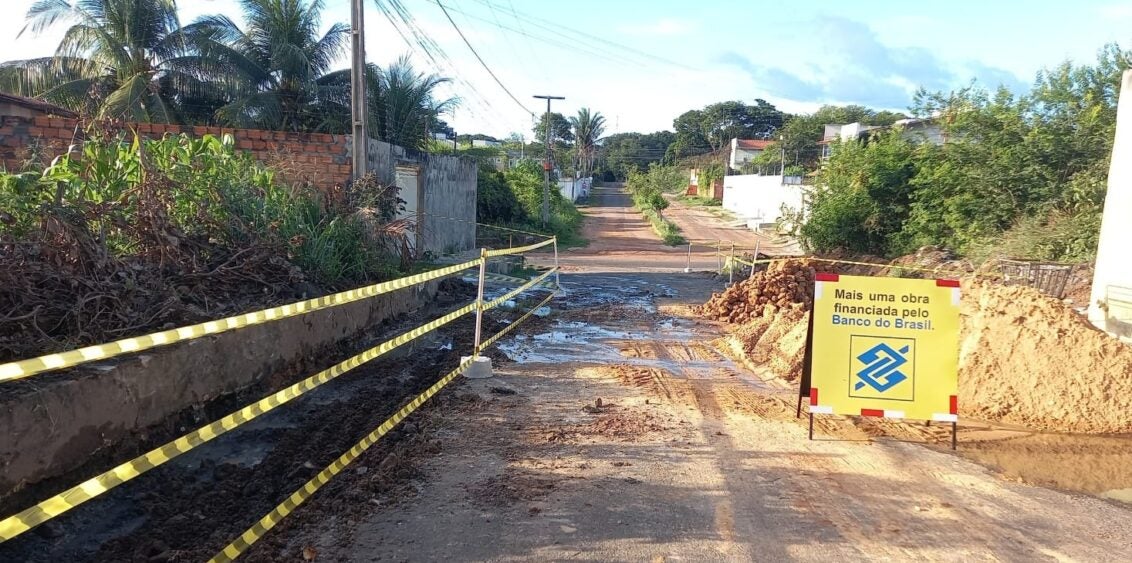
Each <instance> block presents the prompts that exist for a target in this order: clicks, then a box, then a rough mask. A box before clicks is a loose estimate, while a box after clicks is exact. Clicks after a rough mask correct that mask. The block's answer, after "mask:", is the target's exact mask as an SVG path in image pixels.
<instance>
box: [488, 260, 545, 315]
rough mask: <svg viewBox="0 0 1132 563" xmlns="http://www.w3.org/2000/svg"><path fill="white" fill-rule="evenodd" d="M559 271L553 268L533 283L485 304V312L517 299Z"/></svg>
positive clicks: (533, 280) (532, 281) (530, 282)
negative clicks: (513, 298) (514, 298)
mask: <svg viewBox="0 0 1132 563" xmlns="http://www.w3.org/2000/svg"><path fill="white" fill-rule="evenodd" d="M557 271H558V268H551V269H549V270H547V271H546V272H545V273H544V274H543V275H541V276H539V277H537V278H534V279H532V280H531V281H529V282H527V283H525V284H523V285H521V286H519V287H517V288H515V289H512V290H511V291H508V292H507V293H505V294H503V295H501V296H499V297H497V298H495V299H493V300H491V301H489V302H487V303H485V304H484V306H483V310H484V311H487V310H489V309H494V308H496V307H498V306H500V305H502V304H503V303H504V302H505V301H507V300H508V299H511V298H512V297H515V296H516V295H518V294H520V293H522V292H524V291H526V290H528V289H530V288H532V287H534V286H536V285H539V284H541V283H542V282H543V280H545V279H546V278H547V277H548V276H550V275H551V274H553V273H555V272H557Z"/></svg>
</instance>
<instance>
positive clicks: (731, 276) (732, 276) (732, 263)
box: [727, 243, 735, 285]
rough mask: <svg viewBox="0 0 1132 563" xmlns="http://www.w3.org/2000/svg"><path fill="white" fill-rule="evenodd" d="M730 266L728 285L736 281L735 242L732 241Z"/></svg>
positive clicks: (728, 269)
mask: <svg viewBox="0 0 1132 563" xmlns="http://www.w3.org/2000/svg"><path fill="white" fill-rule="evenodd" d="M729 263H730V267H729V268H727V285H731V284H733V283H735V243H731V258H730V259H729Z"/></svg>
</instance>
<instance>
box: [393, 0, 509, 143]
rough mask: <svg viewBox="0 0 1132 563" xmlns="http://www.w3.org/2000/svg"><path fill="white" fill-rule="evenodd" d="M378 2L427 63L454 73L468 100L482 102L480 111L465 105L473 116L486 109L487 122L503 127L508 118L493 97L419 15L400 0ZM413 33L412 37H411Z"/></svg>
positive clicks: (435, 68) (407, 42) (454, 79)
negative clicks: (426, 28) (457, 62)
mask: <svg viewBox="0 0 1132 563" xmlns="http://www.w3.org/2000/svg"><path fill="white" fill-rule="evenodd" d="M375 3H376V4H377V6H378V9H379V10H380V11H381V12H382V15H384V16H385V18H386V20H388V21H389V24H390V25H392V26H393V27H394V29H395V30H396V31H397V33H398V35H400V36H401V39H402V40H403V41H404V42H405V45H406V46H407V47H408V48H409V49H410V50H411V51H413V52H416V53H418V54H420V55H422V58H424V59H427V60H426V62H429V63H431V65H432V67H433V69H434V70H435V71H436V72H437V73H440V74H443V75H447V76H450V77H451V78H452V80H453V81H454V82H456V83H458V84H459V85H461V86H463V87H464V88H466V89H467V91H468V92H469V93H470V96H469V97H468V98H467V99H468V100H469V101H470V102H472V103H473V104H475V105H478V106H479V110H478V111H477V109H476V108H474V107H473V106H465V109H467V110H468V111H469V112H470V113H472V114H473V115H477V113H480V112H482V113H480V115H478V116H477V117H480V118H482V119H484V120H485V121H489V122H496V123H494V125H495V126H496V127H499V126H500V125H499V124H498V122H497V121H498V120H502V121H506V118H505V117H503V116H502V114H500V113H499V112H498V110H496V109H495V108H494V106H492V104H491V102H490V100H488V99H487V97H486V96H484V95H483V94H482V93H481V92H480V91H479V89H478V88H476V87H475V85H473V84H472V83H471V82H469V81H468V80H467V79H465V78H464V76H463V75H462V74H461V73H460V72H459V70H458V68H457V67H456V65H455V63H453V62H452V60H451V58H450V57H448V54H447V53H446V52H445V51H444V49H443V48H442V47H440V45H439V44H437V43H436V42H435V41H434V40H433V39H432V38H431V37H430V36H429V34H428V33H426V32H425V31H424V30H423V29H421V28H420V26H419V25H418V24H417V22H416V19H415V17H414V16H413V15H412V13H411V12H409V10H407V9H406V8H405V7H404V5H403V4H401V2H400V0H378V1H376V2H375ZM387 4H388V5H387ZM410 35H411V36H412V39H410V37H409V36H410ZM492 114H494V115H492Z"/></svg>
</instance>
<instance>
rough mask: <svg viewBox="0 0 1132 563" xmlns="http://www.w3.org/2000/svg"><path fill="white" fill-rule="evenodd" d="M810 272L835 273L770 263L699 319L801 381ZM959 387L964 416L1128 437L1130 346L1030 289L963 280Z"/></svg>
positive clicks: (913, 261)
mask: <svg viewBox="0 0 1132 563" xmlns="http://www.w3.org/2000/svg"><path fill="white" fill-rule="evenodd" d="M814 264H817V269H818V270H829V269H831V268H827V267H826V266H827V264H824V263H821V262H811V261H807V260H804V259H803V260H789V261H784V262H776V263H774V264H772V266H771V267H770V268H769V269H768V270H766V271H765V272H760V273H757V274H756V275H755V276H754V277H753V278H752V279H750V280H746V281H743V282H741V283H739V284H736V285H734V286H732V287H730V288H728V289H727V290H726V291H724V292H723V293H719V294H715V295H713V296H712V298H711V300H710V301H708V303H706V304H705V305H704V306H702V307H701V308H700V310H699V311H698V312H699V314H700V315H701V316H704V317H707V318H710V319H713V320H720V321H724V322H730V323H734V324H738V325H740V326H738V327H737V328H736V329H735V330H734V332H733V333H732V334H731V336H730V337H729V338H728V340H729V342H728V343H729V344H730V345H731V347H732V348H733V349H734V350H735V352H737V353H738V354H739V355H740V356H742V357H743V358H744V359H745V360H747V361H749V362H751V363H753V364H756V365H759V366H764V367H766V368H769V369H770V370H772V371H773V372H774V373H775V374H776V375H778V376H779V377H781V378H783V379H785V380H787V381H791V382H793V381H797V380H798V378H799V377H800V375H801V372H802V361H803V357H804V354H805V343H806V328H807V322H808V315H807V312H808V311H809V308H810V306H811V304H812V301H813V298H812V291H813V290H812V287H813V277H814V271H815V267H814ZM900 265H904V266H908V265H916V266H923V267H939V268H941V269H943V268H947V269H950V270H953V271H955V270H959V271H970V269H971V268H970V265H969V264H964V263H962V262H961V261H957V260H955V259H953V258H950V257H948V255H947V254H946V253H944V252H943V251H939V250H936V249H924V250H922V251H921V252H920V253H918V255H917V256H911V257H906V259H901V260H897V261H896V262H893V266H892V268H893V269H895V268H899V266H900ZM864 268H868V267H864ZM832 269H833V270H834V271H839V273H848V272H845V271H844V269H843V268H832ZM870 269H871V268H870ZM854 273H858V274H869V273H871V274H872V275H884V273H885V271H884V270H883V269H876V270H874V271H873V272H854ZM959 382H960V383H959V385H960V389H959V405H960V413H961V414H962V415H965V416H970V417H974V418H979V419H984V420H989V421H1001V422H1006V423H1011V424H1019V425H1023V426H1026V427H1029V428H1035V429H1042V430H1053V431H1060V432H1087V433H1122V432H1132V346H1128V345H1126V344H1123V343H1121V342H1120V341H1119V340H1117V339H1115V338H1112V337H1111V336H1109V335H1107V334H1105V333H1103V332H1101V331H1098V330H1096V329H1095V328H1093V326H1092V325H1090V324H1089V323H1088V322H1087V321H1086V320H1085V319H1084V318H1082V317H1081V316H1080V315H1079V314H1078V313H1076V312H1075V311H1074V310H1073V309H1072V308H1071V307H1070V306H1068V305H1067V304H1066V303H1064V302H1062V301H1059V300H1056V299H1053V298H1050V297H1048V296H1045V295H1043V294H1042V293H1041V292H1039V291H1037V290H1035V289H1032V288H1029V287H1023V286H1004V285H1000V284H995V283H993V282H990V281H986V280H979V279H976V278H975V277H973V276H968V277H966V278H964V280H963V310H962V332H961V346H960V358H959Z"/></svg>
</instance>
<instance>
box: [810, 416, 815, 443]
mask: <svg viewBox="0 0 1132 563" xmlns="http://www.w3.org/2000/svg"><path fill="white" fill-rule="evenodd" d="M810 439H811V440H813V439H814V413H812V412H811V413H810Z"/></svg>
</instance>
